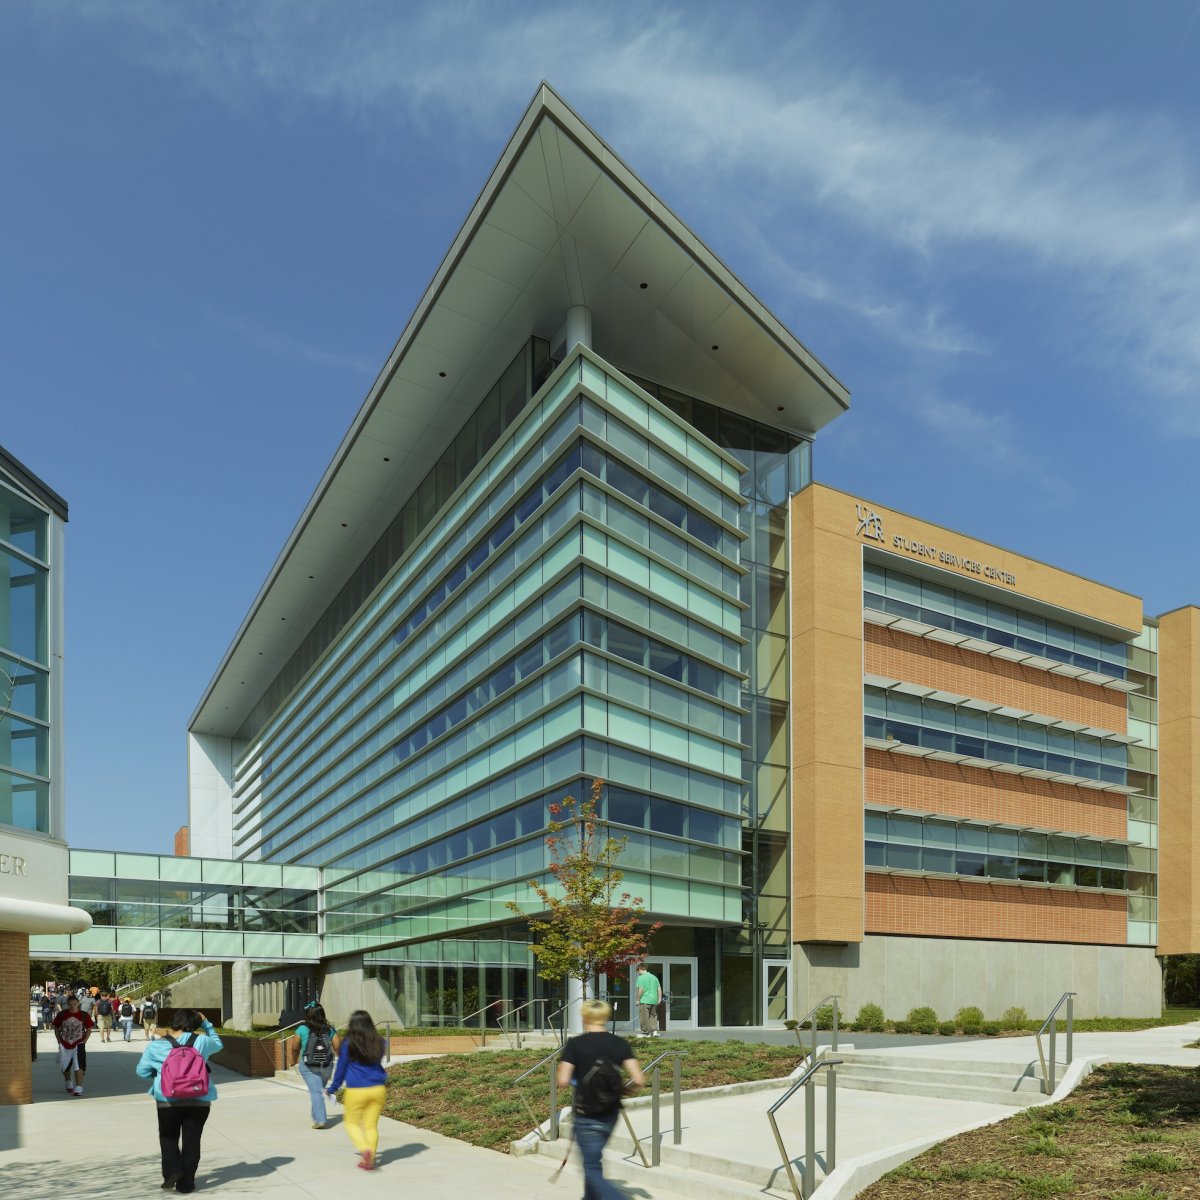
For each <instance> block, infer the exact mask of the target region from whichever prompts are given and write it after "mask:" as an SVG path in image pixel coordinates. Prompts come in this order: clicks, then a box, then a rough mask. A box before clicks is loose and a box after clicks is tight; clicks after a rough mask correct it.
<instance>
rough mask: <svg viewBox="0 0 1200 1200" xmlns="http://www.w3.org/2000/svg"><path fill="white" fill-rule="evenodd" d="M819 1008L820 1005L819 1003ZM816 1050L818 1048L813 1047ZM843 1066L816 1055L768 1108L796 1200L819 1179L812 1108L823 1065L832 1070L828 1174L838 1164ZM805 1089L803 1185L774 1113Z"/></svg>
mask: <svg viewBox="0 0 1200 1200" xmlns="http://www.w3.org/2000/svg"><path fill="white" fill-rule="evenodd" d="M818 1007H819V1006H818ZM814 1053H815V1050H814ZM841 1065H842V1060H841V1059H840V1058H822V1059H816V1058H814V1059H813V1061H812V1062H811V1063H809V1065H808V1066H807V1067H805V1069H804V1072H803V1073H802V1074H801V1076H800V1078H799V1079H797V1080H796V1081H795V1083H793V1084H792V1085H791V1086H790V1087H789V1088H788V1090H787V1091H786V1092H784V1093H783V1095H782V1096H780V1097H779V1099H778V1100H776V1101H775V1103H774V1104H772V1105H771V1107H770V1108H768V1109H767V1120H768V1121H770V1122H771V1132H772V1133H773V1134H774V1135H775V1145H776V1146H778V1147H779V1155H780V1157H781V1158H782V1159H783V1166H784V1170H786V1171H787V1175H788V1181H789V1182H790V1183H791V1185H792V1192H793V1194H794V1195H795V1197H796V1200H806V1198H807V1197H809V1196H811V1195H812V1194H813V1190H814V1188H815V1186H816V1182H817V1168H816V1146H815V1143H816V1140H817V1116H816V1109H815V1108H814V1107H813V1087H814V1084H813V1077H814V1076H815V1075H816V1073H817V1072H818V1071H819V1070H821V1069H822V1068H826V1069H827V1070H828V1071H829V1078H828V1079H827V1080H826V1083H825V1176H826V1178H828V1177H829V1174H830V1172H831V1171H832V1170H833V1169H834V1167H835V1166H837V1070H836V1068H837V1067H840V1066H841ZM800 1088H804V1180H803V1184H797V1183H796V1174H795V1172H794V1171H793V1170H792V1158H791V1155H790V1154H788V1152H787V1147H786V1146H785V1145H784V1144H783V1138H782V1136H781V1135H780V1133H779V1124H778V1122H776V1120H775V1114H776V1113H777V1112H778V1111H779V1110H780V1109H781V1108H782V1107H783V1106H784V1105H785V1104H786V1103H787V1102H788V1101H789V1100H790V1099H791V1098H792V1097H793V1096H794V1095H795V1094H796V1092H797V1091H799V1090H800Z"/></svg>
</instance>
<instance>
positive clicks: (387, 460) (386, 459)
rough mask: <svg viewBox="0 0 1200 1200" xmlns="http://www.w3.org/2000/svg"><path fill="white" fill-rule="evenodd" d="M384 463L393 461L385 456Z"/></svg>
mask: <svg viewBox="0 0 1200 1200" xmlns="http://www.w3.org/2000/svg"><path fill="white" fill-rule="evenodd" d="M383 461H384V462H391V461H392V460H391V459H390V458H388V456H387V455H386V454H385V455H384V456H383Z"/></svg>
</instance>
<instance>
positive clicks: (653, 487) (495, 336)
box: [188, 86, 1200, 1026]
mask: <svg viewBox="0 0 1200 1200" xmlns="http://www.w3.org/2000/svg"><path fill="white" fill-rule="evenodd" d="M848 400H849V397H848V394H847V392H846V389H845V388H844V387H843V386H842V385H841V384H840V383H839V382H838V381H837V379H836V378H835V377H834V376H833V375H832V374H831V373H830V372H829V371H828V370H827V369H826V368H825V367H824V366H823V365H822V364H821V363H820V362H819V361H818V360H817V359H816V358H815V357H814V356H813V355H812V353H811V352H810V351H808V350H807V349H806V348H805V347H804V346H803V345H802V344H801V343H800V342H799V341H798V340H797V339H796V338H795V337H794V336H793V335H792V334H791V333H790V332H789V331H788V330H787V329H786V328H784V326H783V325H782V324H781V323H780V322H779V321H778V320H777V319H776V318H775V317H773V316H772V315H771V313H770V312H769V311H768V310H767V309H766V307H765V306H764V305H763V304H762V303H761V302H760V301H758V300H757V299H756V298H755V297H754V296H753V295H752V294H751V293H750V292H749V290H748V289H747V288H746V287H745V285H744V284H743V283H742V282H741V281H739V280H738V279H737V278H736V277H735V276H734V275H733V274H732V273H731V272H730V271H729V269H728V268H727V267H725V266H724V264H722V263H721V262H720V261H719V260H718V259H717V258H716V257H715V256H714V255H713V254H712V253H711V252H710V251H709V250H707V249H706V247H705V246H704V245H703V244H702V243H701V242H700V241H699V239H698V238H697V237H696V236H695V235H694V234H693V233H692V232H691V231H690V230H688V229H687V227H686V226H685V225H684V224H683V223H682V222H681V221H680V220H679V219H678V218H677V217H675V216H674V215H673V214H672V213H671V212H670V211H669V210H668V209H667V208H666V206H665V205H664V204H663V203H662V202H661V201H660V200H659V199H658V198H657V197H656V196H654V195H653V194H652V193H651V192H650V191H649V190H648V189H647V188H646V186H645V185H644V184H643V183H642V182H641V181H640V180H639V179H638V178H637V177H636V176H635V175H634V174H633V173H632V172H631V171H630V170H629V168H628V167H626V166H625V164H624V163H622V162H621V160H620V159H619V158H618V157H617V155H616V154H615V153H614V152H613V150H612V149H611V148H610V147H608V146H607V145H605V144H604V143H603V142H602V141H601V139H600V138H599V137H597V135H596V134H595V133H594V132H593V131H592V130H591V129H589V128H588V126H587V125H585V124H584V123H583V122H582V121H581V120H580V119H579V118H578V117H577V116H576V115H575V114H574V113H573V112H572V111H571V110H570V109H569V108H568V107H567V106H566V105H565V104H564V103H563V101H562V100H561V99H560V98H559V97H558V96H557V95H555V93H554V92H553V91H551V90H550V89H549V88H548V87H545V86H543V87H542V88H540V89H539V91H538V93H537V95H536V96H535V98H534V100H533V102H532V104H531V105H530V107H529V109H528V110H527V111H526V113H525V115H524V117H523V118H522V120H521V123H520V125H519V126H518V128H517V130H516V132H515V133H514V135H513V137H512V139H511V141H510V142H509V144H508V146H507V147H506V148H505V150H504V153H503V155H502V156H501V159H500V162H499V163H498V164H497V166H496V168H495V170H494V171H493V173H492V175H491V176H490V178H489V179H488V182H487V184H486V186H485V187H484V189H483V191H482V193H481V194H480V196H479V198H478V200H477V201H476V203H475V205H474V206H473V208H472V210H471V212H470V214H469V215H468V217H467V220H466V222H465V223H464V225H463V227H462V229H461V230H460V232H459V234H458V236H457V237H456V238H455V240H454V242H453V244H452V245H451V247H450V249H449V250H448V252H447V254H446V257H445V259H444V260H443V262H442V265H441V267H440V268H439V270H438V272H437V274H436V276H435V278H434V280H433V282H432V283H431V284H430V286H429V288H428V289H427V291H426V292H425V294H424V295H423V296H422V297H421V298H420V300H419V302H418V304H417V306H416V309H415V312H414V314H413V316H412V318H411V320H410V321H409V323H408V325H407V326H406V327H405V329H404V331H403V333H402V334H401V337H400V339H399V341H398V342H397V344H396V347H395V349H394V350H393V352H392V354H391V355H390V357H389V358H388V361H387V362H386V363H385V364H384V367H383V370H382V371H381V373H380V375H379V377H378V379H377V381H376V383H375V384H374V386H373V387H372V389H371V391H370V393H369V395H368V396H367V398H366V400H365V402H364V404H363V406H362V409H361V411H360V412H359V414H358V416H357V417H356V419H355V421H354V423H353V425H352V426H351V428H350V430H349V431H348V432H347V434H346V436H345V438H344V439H343V441H342V443H341V445H340V446H339V447H338V448H337V451H336V453H335V455H334V458H333V460H332V462H331V464H330V466H329V468H328V469H327V471H326V472H325V475H324V477H323V478H322V479H321V481H320V483H319V485H318V487H317V490H316V492H315V493H314V495H313V496H312V498H311V500H310V501H309V503H308V505H307V506H306V507H305V509H304V511H303V513H302V514H301V516H300V519H299V521H298V523H297V525H296V528H295V530H294V531H293V533H292V535H291V537H290V538H289V539H288V541H287V543H286V545H285V546H284V547H283V549H282V551H281V553H280V555H279V557H278V559H277V561H276V562H275V564H274V566H273V567H272V568H271V571H270V573H269V575H268V577H267V579H266V582H265V583H264V584H263V586H262V588H261V590H260V592H259V594H258V596H257V597H256V599H255V601H254V603H253V605H252V607H251V609H250V612H249V613H248V614H247V616H246V617H245V619H244V621H243V622H242V625H241V627H240V629H239V630H238V632H237V635H236V636H235V638H234V640H233V642H232V644H231V645H230V647H229V649H228V651H227V652H226V654H225V656H224V658H223V660H222V662H221V663H220V665H219V667H218V669H217V671H216V673H215V675H214V677H213V679H212V681H211V683H210V684H209V686H208V688H207V689H206V691H205V693H204V695H203V697H202V698H201V700H200V703H199V705H198V707H197V709H196V711H195V713H194V714H193V716H192V719H191V721H190V725H189V795H190V816H189V831H188V837H189V839H190V849H191V853H192V854H194V855H197V856H200V857H206V858H230V859H237V860H242V861H245V862H251V861H261V862H263V863H275V864H283V865H288V864H291V865H295V866H300V865H304V866H306V867H309V868H313V867H315V868H317V869H318V871H319V873H320V874H319V894H320V898H319V937H320V952H321V960H322V967H321V971H322V975H323V987H324V988H325V994H326V995H327V996H332V995H335V994H336V995H337V996H338V997H340V998H341V999H342V1000H344V1001H347V1002H350V1001H351V1000H352V999H353V997H354V996H356V995H358V996H361V995H368V994H369V995H370V996H371V997H372V1004H377V1003H378V999H379V997H381V996H382V997H385V998H386V1003H390V1004H391V1005H392V1006H393V1008H394V1010H395V1013H396V1014H397V1015H398V1016H399V1017H400V1019H402V1020H404V1021H407V1022H411V1023H422V1022H427V1021H437V1020H442V1019H445V1018H447V1017H461V1016H463V1015H465V1014H467V1013H470V1012H473V1011H474V1010H476V1009H478V1008H479V1007H480V1006H481V1005H483V1004H485V1003H487V1002H490V1001H491V1000H494V999H502V1000H504V1001H506V1002H507V1003H508V1005H509V1007H516V1006H519V1005H521V1004H524V1003H525V1002H526V1001H527V1000H530V999H533V998H534V997H536V996H538V995H541V994H544V987H543V985H542V984H541V983H540V981H539V980H537V979H536V977H535V974H534V970H533V964H532V961H531V956H530V954H529V950H528V945H527V941H526V934H525V931H524V927H523V925H522V924H521V923H520V922H519V921H516V920H514V918H513V916H512V914H511V913H510V912H509V910H508V908H507V902H508V901H511V900H516V901H517V902H518V903H521V904H523V905H526V906H528V905H529V904H530V901H531V893H530V891H529V887H528V881H529V879H530V878H538V877H544V876H545V872H546V868H547V857H546V854H547V852H546V848H545V841H544V839H545V834H546V821H547V819H548V812H547V806H548V805H549V804H550V803H552V802H554V801H557V800H559V799H561V798H562V796H563V795H564V794H567V793H571V794H574V795H576V796H579V795H581V794H585V793H586V792H587V791H588V789H589V787H590V783H591V780H592V779H594V778H601V779H603V780H604V781H605V783H606V787H605V791H604V798H603V804H602V810H601V811H602V816H603V817H604V819H605V820H606V821H607V822H608V824H609V825H610V826H611V828H612V829H613V831H614V832H616V833H620V834H624V835H627V836H628V838H629V843H628V848H627V851H626V855H625V859H624V865H625V867H626V871H627V878H628V881H629V885H630V890H631V891H633V892H634V893H635V894H638V895H640V896H642V897H643V901H644V904H645V907H646V909H647V912H648V914H650V915H651V916H652V917H653V918H654V919H657V920H661V921H662V922H663V923H664V928H663V930H662V931H661V932H660V933H659V934H658V935H657V936H656V938H655V940H654V944H653V955H652V964H651V965H652V967H653V968H654V969H657V970H658V971H659V972H660V973H661V974H662V975H663V977H664V980H665V982H666V985H667V992H668V994H669V995H670V997H671V999H670V1012H669V1015H668V1020H669V1022H670V1023H671V1024H673V1025H676V1026H688V1025H738V1024H744V1025H748V1024H759V1023H763V1022H770V1021H774V1020H777V1019H779V1018H781V1017H784V1016H786V1015H788V1014H789V1012H793V1011H795V1012H797V1014H798V1013H799V1012H800V1011H803V1010H805V1009H807V1008H808V1007H809V1006H810V1005H811V1004H813V1003H815V1002H816V1001H817V1000H819V999H820V998H821V997H822V996H823V995H825V994H826V993H829V992H837V993H839V994H840V995H841V996H842V998H843V999H842V1003H843V1007H849V1008H853V1007H854V1006H855V1005H856V1004H858V1003H861V1002H863V1001H866V1000H871V1001H874V1002H877V1003H882V1004H884V1006H885V1008H886V1010H887V1012H888V1014H889V1015H903V1013H904V1011H906V1009H907V1008H908V1007H910V1006H911V1005H913V1004H917V1003H931V1004H934V1005H935V1006H936V1007H938V1009H939V1011H941V1012H943V1013H944V1014H945V1015H950V1014H951V1013H952V1012H953V1010H954V1009H955V1008H956V1007H958V1006H961V1005H963V1004H978V1005H979V1006H981V1007H983V1008H984V1009H985V1010H986V1011H987V1012H988V1013H989V1015H998V1014H999V1013H1000V1012H1001V1011H1002V1010H1003V1009H1004V1008H1006V1007H1008V1006H1009V1005H1022V1006H1024V1007H1026V1008H1027V1009H1029V1011H1030V1012H1035V1011H1041V1010H1043V1009H1044V1008H1045V1007H1047V1005H1048V1003H1050V1002H1053V1000H1054V999H1056V998H1057V996H1058V994H1059V993H1061V992H1062V991H1064V990H1067V989H1068V988H1071V989H1074V990H1077V991H1078V992H1079V993H1080V1001H1079V1004H1080V1011H1083V1012H1091V1011H1103V1012H1105V1013H1110V1014H1113V1015H1116V1014H1119V1013H1136V1014H1145V1013H1147V1012H1157V1011H1158V1007H1159V1004H1160V999H1159V991H1160V989H1159V986H1158V967H1157V964H1156V959H1155V950H1156V948H1157V949H1159V950H1162V949H1163V948H1164V947H1169V948H1170V949H1172V950H1183V949H1200V945H1198V944H1197V943H1198V939H1200V929H1197V928H1196V922H1197V916H1198V915H1200V914H1198V909H1200V879H1198V878H1197V871H1196V856H1195V851H1194V848H1193V839H1192V823H1193V819H1194V818H1193V815H1192V812H1193V807H1194V796H1195V784H1196V781H1197V779H1198V778H1200V727H1198V725H1197V721H1198V719H1200V718H1198V715H1197V714H1200V695H1198V691H1200V672H1198V670H1197V666H1198V662H1197V656H1198V655H1200V624H1198V622H1197V610H1196V609H1191V608H1189V609H1183V610H1180V611H1179V612H1177V613H1172V614H1168V615H1167V616H1165V617H1163V618H1162V619H1161V621H1159V622H1155V621H1153V620H1151V619H1149V618H1147V617H1146V616H1145V615H1144V614H1143V612H1142V606H1141V603H1140V601H1139V600H1138V599H1137V598H1136V597H1133V596H1129V595H1126V594H1124V593H1121V592H1118V591H1115V590H1114V589H1111V588H1107V587H1104V586H1102V585H1100V584H1096V583H1092V582H1090V581H1087V580H1083V579H1080V578H1078V577H1076V576H1073V575H1071V574H1069V573H1068V572H1065V571H1060V570H1057V569H1055V568H1053V567H1049V566H1046V565H1044V564H1041V563H1037V562H1035V561H1033V560H1031V559H1028V558H1024V557H1022V556H1021V555H1019V554H1018V553H1015V552H1013V551H1009V550H1002V549H999V548H997V547H992V546H988V545H986V544H984V543H981V542H979V541H978V540H976V539H973V538H970V537H969V536H966V535H963V534H958V533H954V532H951V531H948V530H945V529H941V528H938V527H935V526H931V525H929V524H927V523H924V522H922V521H920V520H918V519H916V518H913V517H908V516H905V515H903V514H900V513H895V512H892V511H891V510H888V509H885V508H883V507H882V506H880V505H879V504H876V503H872V502H868V501H866V500H864V499H863V498H861V497H853V496H846V495H844V494H842V493H839V492H835V491H832V490H831V489H828V488H824V487H821V486H819V485H814V484H813V483H812V461H813V448H814V442H815V440H816V439H817V438H818V436H819V434H820V431H821V430H822V428H823V427H824V426H825V425H827V424H828V423H829V422H830V421H831V420H833V419H834V418H836V417H838V416H840V415H841V414H842V413H844V412H845V411H846V409H847V406H848ZM1160 685H1161V686H1160ZM1160 703H1162V704H1163V705H1164V709H1163V711H1162V713H1160V712H1159V704H1160ZM1168 706H1169V707H1168ZM1160 729H1161V731H1162V740H1161V745H1160V740H1159V731H1160ZM1160 780H1162V781H1163V783H1162V788H1161V789H1160V784H1159V781H1160ZM1168 781H1169V782H1170V787H1169V788H1168ZM1160 828H1161V829H1163V830H1164V839H1165V842H1164V846H1163V850H1162V858H1161V863H1160V858H1159V846H1160V843H1159V830H1160ZM1160 885H1161V886H1160ZM606 982H607V983H608V985H609V986H610V988H611V989H612V990H613V991H614V992H617V991H619V990H620V988H621V986H622V981H617V980H613V981H606Z"/></svg>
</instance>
